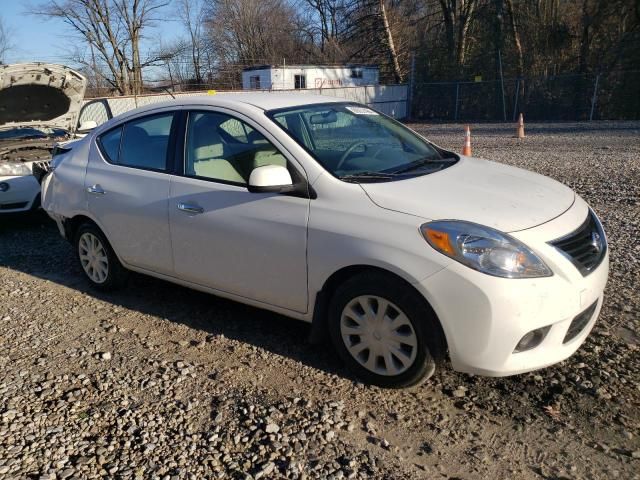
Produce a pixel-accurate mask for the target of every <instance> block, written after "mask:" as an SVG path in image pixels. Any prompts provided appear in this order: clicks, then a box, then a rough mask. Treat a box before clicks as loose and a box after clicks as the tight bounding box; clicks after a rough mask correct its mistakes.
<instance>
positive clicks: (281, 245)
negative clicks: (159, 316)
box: [169, 110, 310, 312]
mask: <svg viewBox="0 0 640 480" xmlns="http://www.w3.org/2000/svg"><path fill="white" fill-rule="evenodd" d="M266 135H267V133H266V132H264V133H261V132H259V131H258V130H257V128H256V126H255V125H252V124H251V123H250V121H249V120H248V119H246V118H243V117H240V116H239V114H232V113H231V112H223V111H212V110H207V111H191V112H189V113H188V117H187V125H186V135H185V140H184V141H185V148H184V159H183V160H184V162H183V163H184V167H183V169H182V174H181V175H176V176H174V177H172V181H171V197H170V201H169V219H170V224H171V239H172V246H173V255H174V263H175V271H176V274H177V276H178V277H179V278H182V279H184V280H187V281H190V282H193V283H197V284H200V285H203V286H207V287H210V288H214V289H216V290H219V291H223V292H227V293H231V294H234V295H238V296H242V297H245V298H248V299H252V300H256V301H259V302H262V303H266V304H270V305H275V306H278V307H282V308H287V309H290V310H295V311H298V312H306V309H307V262H306V248H307V218H308V213H309V201H310V200H309V198H301V197H297V196H291V195H281V194H274V193H250V192H249V191H248V190H247V181H248V179H249V175H250V174H251V171H252V170H253V169H254V168H256V167H259V166H264V165H282V166H286V167H288V168H289V171H290V172H292V177H293V178H294V179H295V178H299V179H301V178H302V170H301V169H300V168H299V166H298V167H296V166H295V165H294V164H292V163H291V161H290V159H288V158H287V157H286V156H285V154H283V151H282V150H281V147H276V146H275V144H274V143H275V140H273V139H268V138H267V137H266Z"/></svg>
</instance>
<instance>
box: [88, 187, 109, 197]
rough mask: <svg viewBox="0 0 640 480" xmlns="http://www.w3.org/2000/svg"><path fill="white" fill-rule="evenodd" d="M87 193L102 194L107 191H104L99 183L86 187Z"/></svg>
mask: <svg viewBox="0 0 640 480" xmlns="http://www.w3.org/2000/svg"><path fill="white" fill-rule="evenodd" d="M87 193H91V194H93V195H104V194H105V193H107V192H105V191H104V190H103V189H102V187H101V186H100V185H97V184H96V185H91V186H90V187H87Z"/></svg>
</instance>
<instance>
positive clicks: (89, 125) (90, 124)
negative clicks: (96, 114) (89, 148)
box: [78, 120, 98, 133]
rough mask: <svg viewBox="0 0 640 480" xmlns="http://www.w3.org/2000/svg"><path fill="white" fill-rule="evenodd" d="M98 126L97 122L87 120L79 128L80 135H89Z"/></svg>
mask: <svg viewBox="0 0 640 480" xmlns="http://www.w3.org/2000/svg"><path fill="white" fill-rule="evenodd" d="M97 126H98V124H97V123H96V122H95V120H85V121H84V122H82V123H81V124H80V126H79V127H78V133H89V132H90V131H91V130H93V129H94V128H96V127H97Z"/></svg>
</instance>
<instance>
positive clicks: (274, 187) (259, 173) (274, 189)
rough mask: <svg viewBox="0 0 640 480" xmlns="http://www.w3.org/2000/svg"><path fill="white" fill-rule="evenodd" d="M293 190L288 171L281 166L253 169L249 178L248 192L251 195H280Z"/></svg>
mask: <svg viewBox="0 0 640 480" xmlns="http://www.w3.org/2000/svg"><path fill="white" fill-rule="evenodd" d="M291 189H293V180H291V174H290V173H289V170H287V169H286V168H285V167H283V166H281V165H265V166H263V167H257V168H254V169H253V170H252V171H251V175H250V176H249V185H248V190H249V191H250V192H252V193H269V192H271V193H280V192H286V191H290V190H291Z"/></svg>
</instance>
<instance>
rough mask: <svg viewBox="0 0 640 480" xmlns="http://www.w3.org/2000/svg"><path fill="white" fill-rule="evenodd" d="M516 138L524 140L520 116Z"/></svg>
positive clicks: (521, 117)
mask: <svg viewBox="0 0 640 480" xmlns="http://www.w3.org/2000/svg"><path fill="white" fill-rule="evenodd" d="M516 137H518V138H524V117H523V116H522V114H520V118H518V129H517V131H516Z"/></svg>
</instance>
